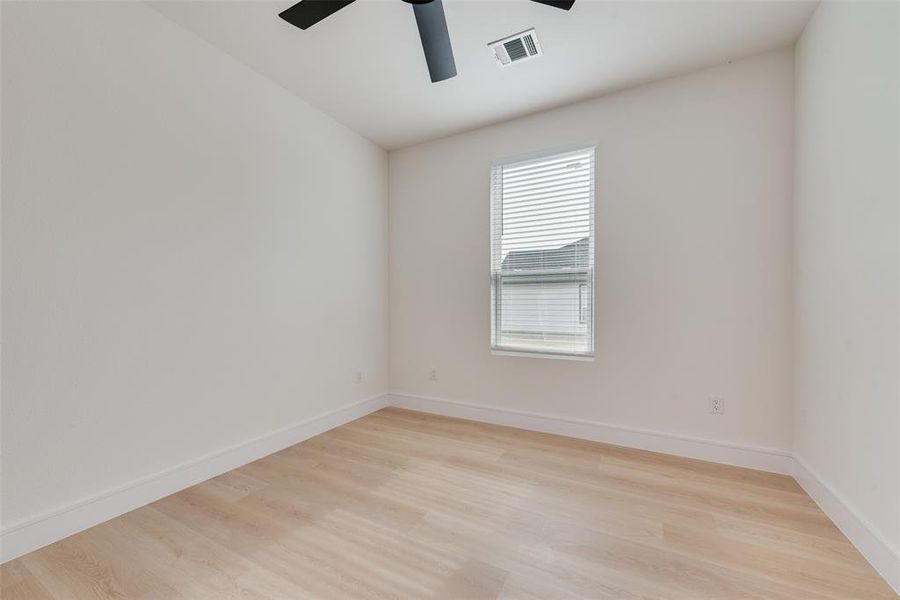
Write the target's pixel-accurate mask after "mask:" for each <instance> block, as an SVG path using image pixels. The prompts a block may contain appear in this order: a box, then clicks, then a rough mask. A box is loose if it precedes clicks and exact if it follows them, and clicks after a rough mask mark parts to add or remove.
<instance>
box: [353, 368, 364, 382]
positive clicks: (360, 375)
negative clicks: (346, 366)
mask: <svg viewBox="0 0 900 600" xmlns="http://www.w3.org/2000/svg"><path fill="white" fill-rule="evenodd" d="M353 382H354V383H362V382H363V372H362V371H357V372H356V373H355V374H354V375H353Z"/></svg>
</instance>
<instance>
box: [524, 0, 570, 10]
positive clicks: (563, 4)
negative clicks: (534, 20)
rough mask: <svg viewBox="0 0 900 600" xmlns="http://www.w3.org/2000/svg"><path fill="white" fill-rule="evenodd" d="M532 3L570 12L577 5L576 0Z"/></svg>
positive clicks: (543, 0)
mask: <svg viewBox="0 0 900 600" xmlns="http://www.w3.org/2000/svg"><path fill="white" fill-rule="evenodd" d="M531 1H532V2H539V3H540V4H546V5H547V6H555V7H556V8H561V9H563V10H569V9H570V8H572V5H573V4H575V0H531Z"/></svg>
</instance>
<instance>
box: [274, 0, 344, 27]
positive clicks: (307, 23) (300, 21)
mask: <svg viewBox="0 0 900 600" xmlns="http://www.w3.org/2000/svg"><path fill="white" fill-rule="evenodd" d="M353 1H354V0H302V1H301V2H298V3H297V4H295V5H293V6H292V7H290V8H289V9H287V10H284V11H282V12H280V13H279V14H278V16H279V17H281V18H282V19H284V20H285V21H287V22H288V23H290V24H291V25H293V26H294V27H299V28H300V29H308V28H310V27H312V26H313V25H315V24H316V23H318V22H319V21H321V20H322V19H324V18H325V17H330V16H331V15H333V14H334V13H336V12H337V11H339V10H341V9H342V8H344V7H345V6H347V5H348V4H350V3H351V2H353Z"/></svg>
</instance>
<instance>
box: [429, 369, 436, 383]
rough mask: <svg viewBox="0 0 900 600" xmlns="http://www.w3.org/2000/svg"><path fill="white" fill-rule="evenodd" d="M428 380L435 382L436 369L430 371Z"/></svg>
mask: <svg viewBox="0 0 900 600" xmlns="http://www.w3.org/2000/svg"><path fill="white" fill-rule="evenodd" d="M428 379H430V380H432V381H437V369H432V370H431V372H430V373H429V374H428Z"/></svg>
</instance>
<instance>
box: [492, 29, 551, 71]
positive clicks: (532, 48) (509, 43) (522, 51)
mask: <svg viewBox="0 0 900 600" xmlns="http://www.w3.org/2000/svg"><path fill="white" fill-rule="evenodd" d="M488 47H489V48H490V49H491V51H492V52H493V53H494V58H496V59H497V62H498V63H500V66H501V67H506V66H508V65H511V64H513V63H515V62H519V61H521V60H528V59H529V58H534V57H535V56H540V55H541V54H543V51H542V50H541V44H540V43H539V42H538V39H537V34H536V33H535V31H534V29H529V30H528V31H523V32H521V33H517V34H515V35H511V36H509V37H505V38H503V39H502V40H497V41H496V42H491V43H490V44H488Z"/></svg>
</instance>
